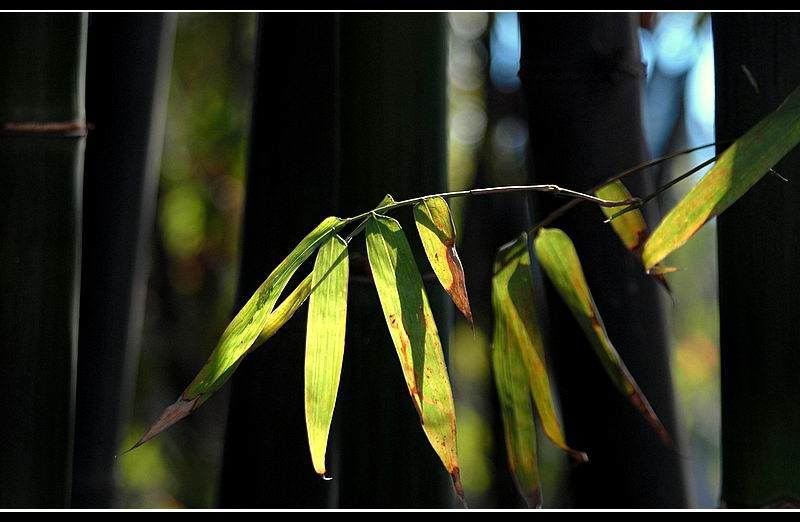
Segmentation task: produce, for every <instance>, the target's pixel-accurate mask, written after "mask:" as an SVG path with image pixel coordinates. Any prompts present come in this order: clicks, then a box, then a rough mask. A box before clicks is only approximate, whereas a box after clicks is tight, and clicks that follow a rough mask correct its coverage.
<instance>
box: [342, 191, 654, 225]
mask: <svg viewBox="0 0 800 522" xmlns="http://www.w3.org/2000/svg"><path fill="white" fill-rule="evenodd" d="M505 192H546V193H548V194H555V195H557V196H567V197H572V198H576V199H578V200H583V201H589V202H591V203H596V204H597V205H600V206H601V207H622V206H626V205H636V204H637V203H639V198H630V199H624V200H619V201H611V200H608V199H603V198H598V197H597V196H592V195H591V194H584V193H583V192H578V191H576V190H570V189H565V188H561V187H559V186H558V185H508V186H504V187H487V188H478V189H470V190H456V191H453V192H440V193H438V194H428V195H427V196H419V197H416V198H409V199H403V200H401V201H395V202H394V203H389V204H388V205H383V206H381V207H378V208H375V209H372V210H368V211H366V212H362V213H361V214H358V215H357V216H353V217H350V218H347V219H344V220H342V222H341V223H340V224H339V225H338V226H337V229H338V228H341V227H344V226H345V225H348V224H350V223H352V222H354V221H358V220H363V219H365V218H368V217H369V216H371V215H372V214H374V213H384V212H387V211H389V210H394V209H396V208H400V207H406V206H409V205H413V204H414V203H419V202H421V201H423V200H426V199H430V198H437V197H439V198H443V199H452V198H460V197H464V196H482V195H488V194H502V193H505ZM359 228H361V227H359ZM354 232H355V231H354Z"/></svg>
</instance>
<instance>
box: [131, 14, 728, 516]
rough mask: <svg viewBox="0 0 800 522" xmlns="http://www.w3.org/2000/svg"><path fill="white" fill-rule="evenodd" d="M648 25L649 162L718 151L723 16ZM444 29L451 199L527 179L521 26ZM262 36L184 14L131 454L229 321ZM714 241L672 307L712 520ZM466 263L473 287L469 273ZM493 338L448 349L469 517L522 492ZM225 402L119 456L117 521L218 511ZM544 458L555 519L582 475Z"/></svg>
mask: <svg viewBox="0 0 800 522" xmlns="http://www.w3.org/2000/svg"><path fill="white" fill-rule="evenodd" d="M642 22H643V23H642V27H641V28H640V30H639V43H640V47H641V52H642V59H643V61H644V63H645V64H646V70H647V74H646V77H645V78H644V79H643V80H642V85H641V88H642V93H643V97H642V100H643V107H642V109H643V111H642V114H643V121H642V124H643V128H644V131H645V136H646V140H647V143H648V146H649V154H650V156H651V157H658V156H661V155H664V154H667V153H669V152H672V151H675V150H679V149H684V148H688V147H692V146H695V145H700V144H706V143H710V142H713V141H714V62H713V60H714V56H713V47H712V38H711V24H710V17H709V16H706V15H703V14H700V13H659V14H656V15H654V16H647V17H645V16H643V17H642ZM447 31H448V35H447V42H448V44H447V51H448V52H447V82H448V86H447V92H448V111H449V112H448V127H449V129H448V143H447V150H448V166H447V173H448V182H449V187H450V189H452V190H456V189H462V188H469V187H475V186H491V185H503V184H511V183H520V182H524V180H525V179H527V173H526V169H527V156H526V154H527V146H528V130H527V126H526V118H525V113H524V102H523V101H522V94H521V92H520V89H521V86H520V80H519V78H518V77H517V73H518V71H519V63H520V38H519V24H518V20H517V16H516V14H515V13H512V12H506V13H496V14H492V13H455V14H450V15H449V16H448V17H447ZM255 36H256V16H255V15H253V14H248V13H225V14H222V13H181V14H179V15H178V19H177V31H176V39H175V48H174V60H173V68H172V73H171V80H170V86H169V98H168V105H167V111H168V112H167V127H166V138H165V144H164V150H163V158H162V162H161V168H160V177H159V183H158V207H157V214H156V219H155V222H154V226H155V230H154V234H153V236H152V249H151V273H150V277H149V279H148V282H147V285H148V286H147V299H146V309H145V310H146V312H145V318H144V332H143V335H142V342H141V360H140V365H139V370H138V377H137V379H136V392H135V402H134V406H133V414H132V418H131V420H130V422H129V423H128V425H127V428H126V430H125V444H124V446H125V447H127V446H130V445H131V444H132V443H133V442H134V441H135V440H136V439H137V438H138V437H139V436H140V435H141V434H142V433H143V431H144V430H145V428H146V426H147V425H149V424H150V423H151V422H152V421H153V420H154V419H155V418H157V416H158V415H159V414H160V412H161V410H162V409H163V408H164V407H165V406H166V405H168V404H170V403H172V402H173V401H174V400H175V397H176V396H177V395H178V394H179V393H180V391H181V390H182V389H183V388H184V387H185V386H186V384H187V383H188V382H189V381H190V380H191V379H192V377H193V376H194V374H195V373H196V372H197V370H198V369H199V368H200V366H201V365H202V363H203V362H204V361H205V359H206V357H207V356H208V354H209V352H210V350H211V349H212V348H213V344H214V343H213V340H214V339H216V338H217V336H218V335H219V333H220V332H221V331H222V330H223V328H224V327H225V325H226V324H227V320H228V318H229V317H230V314H231V312H232V307H233V302H234V295H235V290H236V281H237V270H238V267H239V261H238V257H237V256H238V253H239V252H238V245H239V241H240V230H239V229H240V223H241V216H242V208H243V201H244V186H245V163H246V156H247V147H248V143H247V136H248V129H249V120H248V115H249V113H250V108H251V102H252V85H253V75H254V72H253V67H254V59H255V57H254V48H255ZM297 38H301V35H297ZM285 44H286V46H292V45H295V42H292V41H287V42H285ZM276 52H280V50H277V51H276ZM251 146H252V145H251ZM711 155H713V149H706V150H704V151H699V152H697V153H693V154H690V155H685V156H680V157H678V158H676V159H675V160H673V161H670V162H668V163H666V164H665V165H664V166H662V167H660V168H658V169H653V170H651V171H649V172H647V173H643V174H640V175H643V176H655V177H657V179H658V180H659V184H661V183H664V182H666V181H667V180H669V179H671V178H672V177H674V176H677V175H679V174H681V173H683V172H686V171H687V170H689V169H690V168H691V167H692V166H694V165H696V164H698V163H700V162H701V161H703V160H704V159H706V158H708V157H710V156H711ZM611 174H613V173H609V175H611ZM700 175H702V173H698V174H697V176H700ZM690 184H691V182H685V183H682V184H680V185H678V186H677V187H676V188H674V189H673V190H671V191H669V192H668V193H667V194H666V196H664V197H663V198H662V199H661V200H660V201H659V202H658V203H657V204H659V205H662V206H664V208H667V207H666V206H668V205H671V204H672V203H673V202H674V201H676V200H677V198H678V197H680V195H681V194H682V193H683V192H685V190H687V189H688V188H689V186H690ZM576 188H581V187H576ZM286 197H288V198H292V197H295V195H292V194H287V195H286ZM452 206H453V212H454V217H455V219H456V224H457V229H458V230H459V240H460V245H459V248H460V249H462V250H463V251H464V252H466V251H467V250H469V248H470V247H469V245H468V244H469V241H470V237H471V231H470V223H469V222H468V220H466V219H465V212H466V200H462V199H460V200H455V201H454V202H453V205H452ZM509 234H511V232H509ZM510 237H512V236H509V239H510ZM715 237H716V234H715V224H714V223H713V222H712V223H710V224H709V225H708V226H706V227H705V228H704V229H703V230H702V232H701V233H700V234H699V235H698V236H697V237H696V238H695V239H694V240H692V241H691V242H690V243H689V244H688V245H687V246H686V248H684V249H682V250H680V251H679V252H678V253H677V254H676V255H675V256H674V257H673V258H672V263H673V264H674V265H676V266H678V267H679V268H682V269H683V270H682V271H680V272H677V273H675V274H671V275H670V276H669V282H670V285H671V287H672V296H671V297H668V296H667V295H666V293H664V300H665V302H666V303H667V306H668V308H669V309H670V310H671V313H670V314H668V317H669V318H670V319H669V329H668V332H669V341H670V347H671V348H670V361H671V365H672V369H673V373H674V383H675V388H676V389H675V393H676V395H677V404H678V417H679V425H680V426H682V430H683V432H684V433H685V434H686V440H684V441H682V442H683V443H684V448H683V454H682V456H681V458H682V460H683V462H684V464H685V467H686V470H687V473H688V483H689V489H690V493H691V502H692V507H699V508H710V507H715V506H716V505H717V502H718V498H719V486H720V484H719V481H720V479H719V465H720V463H719V356H718V339H719V335H718V318H717V302H716V299H717V287H716V281H717V274H716V257H715V253H716V243H715ZM465 257H468V256H466V255H465ZM465 266H466V268H467V272H468V273H469V270H470V268H469V262H468V259H465ZM266 275H267V274H264V276H266ZM486 324H488V323H483V324H482V323H481V321H478V328H477V329H476V330H475V331H474V332H473V331H472V330H471V329H470V328H469V326H468V325H467V324H465V323H464V322H463V321H460V320H456V322H455V327H454V332H453V335H452V336H451V338H450V347H451V348H450V370H451V373H452V379H453V382H454V388H455V391H456V409H457V412H458V433H459V455H460V460H461V469H462V478H463V482H464V488H465V490H466V495H467V499H468V501H469V503H470V505H471V507H494V506H496V505H498V499H497V498H496V491H497V488H496V485H497V483H498V482H503V483H508V481H509V477H508V476H505V475H506V474H507V470H506V468H505V466H504V465H501V463H498V457H497V455H498V448H496V447H494V445H495V443H494V442H493V441H495V440H496V439H495V438H494V437H493V434H492V433H493V432H492V423H493V422H494V421H493V417H492V415H493V413H492V404H491V399H490V397H491V393H490V390H491V388H492V386H493V384H492V380H491V368H490V366H489V361H490V357H489V348H490V347H489V340H490V336H489V334H488V333H487V332H486V331H485V329H482V328H481V326H483V327H484V328H485V326H486ZM587 356H588V354H587ZM227 388H228V387H226V389H225V390H223V391H222V392H220V393H219V394H218V396H216V397H214V398H213V399H212V400H210V401H208V402H207V403H206V404H205V405H204V406H203V408H202V409H201V410H199V411H198V412H197V413H196V414H194V415H192V416H190V417H189V418H187V419H186V420H184V421H182V422H181V423H179V424H178V425H177V426H175V427H174V428H173V429H172V430H170V432H169V433H167V434H165V435H162V436H160V437H157V438H156V439H154V440H153V441H151V442H150V443H148V444H146V445H144V446H143V447H141V448H139V449H137V450H136V451H135V452H133V453H131V454H128V455H125V456H124V457H121V458H119V459H118V460H117V469H116V478H117V480H118V486H119V487H118V492H117V496H116V499H115V505H116V506H117V507H120V508H145V507H147V508H157V507H188V508H207V507H213V506H214V505H215V495H216V492H217V488H218V485H217V481H218V479H219V469H220V463H221V458H222V444H223V440H224V426H225V419H226V413H227V400H228V396H227V395H228V393H229V392H228V391H227ZM539 448H540V458H541V463H540V467H541V473H542V476H543V493H544V505H545V506H548V507H558V506H557V503H558V491H559V488H560V484H561V481H562V476H563V473H564V469H565V466H566V465H567V464H566V462H565V461H564V459H563V458H562V456H561V455H560V454H559V452H558V450H556V449H555V448H554V447H553V446H552V445H551V444H549V443H548V442H547V441H546V440H545V439H544V438H543V437H540V442H539ZM334 473H335V471H334Z"/></svg>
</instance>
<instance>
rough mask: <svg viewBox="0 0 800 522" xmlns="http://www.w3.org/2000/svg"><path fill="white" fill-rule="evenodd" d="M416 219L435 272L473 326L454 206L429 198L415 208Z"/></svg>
mask: <svg viewBox="0 0 800 522" xmlns="http://www.w3.org/2000/svg"><path fill="white" fill-rule="evenodd" d="M414 219H415V221H416V223H417V230H418V231H419V237H420V239H421V240H422V246H423V247H424V249H425V255H426V256H428V262H429V263H430V264H431V268H433V273H435V274H436V277H437V278H438V279H439V282H440V283H441V284H442V286H443V287H444V289H445V291H447V293H448V294H450V297H451V298H452V299H453V303H455V305H456V307H457V308H458V309H459V310H460V311H461V313H462V314H464V317H466V318H467V321H469V323H470V324H472V310H471V309H470V306H469V297H468V296H467V285H466V283H465V282H464V267H463V266H462V265H461V260H460V259H459V258H458V252H457V251H456V227H455V224H454V223H453V218H452V216H451V215H450V207H448V206H447V202H446V201H445V200H444V199H443V198H440V197H433V198H427V199H424V200H422V201H421V202H420V203H417V204H416V205H414Z"/></svg>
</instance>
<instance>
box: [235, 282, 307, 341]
mask: <svg viewBox="0 0 800 522" xmlns="http://www.w3.org/2000/svg"><path fill="white" fill-rule="evenodd" d="M312 275H313V274H308V275H307V276H306V278H305V279H303V280H302V281H301V282H300V284H299V285H297V287H296V288H295V289H294V290H292V293H290V294H289V295H288V296H286V298H284V300H283V301H281V304H279V305H278V306H277V307H275V309H274V310H273V311H272V313H271V314H269V317H268V318H267V323H266V324H265V325H264V329H263V330H261V333H260V334H259V336H258V340H256V342H255V343H253V346H251V347H250V350H249V352H252V351H253V350H255V349H256V348H258V347H259V346H261V345H262V344H264V342H266V341H267V340H268V339H269V338H270V337H272V336H273V335H275V333H276V332H277V331H278V330H279V329H280V328H281V327H282V326H283V325H284V324H286V322H287V321H288V320H289V319H291V318H292V316H293V315H294V313H295V312H296V311H297V310H298V309H299V308H300V307H301V306H302V305H303V303H305V301H306V299H308V296H309V295H310V294H311V284H312ZM249 352H248V353H249Z"/></svg>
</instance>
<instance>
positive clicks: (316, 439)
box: [305, 235, 350, 475]
mask: <svg viewBox="0 0 800 522" xmlns="http://www.w3.org/2000/svg"><path fill="white" fill-rule="evenodd" d="M312 276H313V285H314V293H313V294H311V299H310V301H309V303H308V323H307V326H306V328H307V335H306V360H305V374H306V382H305V404H306V426H307V428H308V445H309V447H310V448H311V459H312V461H313V463H314V470H315V471H316V472H317V473H318V474H320V475H325V448H326V446H327V444H328V433H329V432H330V429H331V420H332V419H333V407H334V406H335V404H336V395H337V392H338V390H339V378H340V376H341V373H342V360H343V358H344V334H345V324H346V321H347V283H348V278H349V276H350V267H349V264H348V257H347V243H345V241H344V239H342V238H341V237H339V236H337V235H333V236H330V237H329V238H328V240H327V241H326V242H325V244H323V245H322V246H321V247H320V249H319V252H318V253H317V261H316V262H315V263H314V271H313V272H312Z"/></svg>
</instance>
